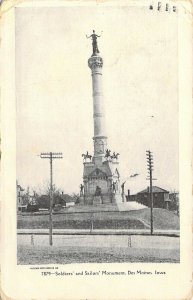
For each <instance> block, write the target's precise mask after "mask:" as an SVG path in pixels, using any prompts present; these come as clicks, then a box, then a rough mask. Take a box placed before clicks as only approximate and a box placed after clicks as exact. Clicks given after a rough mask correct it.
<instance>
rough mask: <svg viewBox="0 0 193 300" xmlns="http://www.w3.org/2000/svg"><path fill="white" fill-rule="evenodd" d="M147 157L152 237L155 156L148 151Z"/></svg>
mask: <svg viewBox="0 0 193 300" xmlns="http://www.w3.org/2000/svg"><path fill="white" fill-rule="evenodd" d="M146 156H147V169H148V173H149V177H148V178H147V180H149V183H150V184H149V186H150V190H149V193H150V202H151V216H150V218H151V235H153V190H152V180H153V178H152V171H153V154H152V152H151V151H150V150H148V151H146Z"/></svg>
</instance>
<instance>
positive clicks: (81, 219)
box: [17, 208, 179, 230]
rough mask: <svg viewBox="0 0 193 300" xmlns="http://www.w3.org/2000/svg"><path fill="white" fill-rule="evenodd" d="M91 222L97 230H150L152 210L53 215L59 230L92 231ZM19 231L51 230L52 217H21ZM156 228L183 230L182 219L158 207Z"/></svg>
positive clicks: (156, 209) (55, 225)
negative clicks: (90, 229)
mask: <svg viewBox="0 0 193 300" xmlns="http://www.w3.org/2000/svg"><path fill="white" fill-rule="evenodd" d="M91 220H93V226H94V228H95V229H146V228H149V227H150V209H149V208H145V209H141V210H131V211H122V212H119V211H115V212H95V213H90V212H86V213H63V214H61V213H60V214H53V228H55V229H88V228H90V224H91ZM17 226H18V228H23V229H24V228H25V229H33V228H34V229H37V228H48V227H49V216H48V215H46V214H42V215H40V214H34V215H33V214H31V215H29V214H25V213H23V214H22V215H18V218H17ZM154 228H155V229H175V230H178V229H179V217H178V216H177V215H175V214H174V213H173V212H170V211H168V210H165V209H161V208H154Z"/></svg>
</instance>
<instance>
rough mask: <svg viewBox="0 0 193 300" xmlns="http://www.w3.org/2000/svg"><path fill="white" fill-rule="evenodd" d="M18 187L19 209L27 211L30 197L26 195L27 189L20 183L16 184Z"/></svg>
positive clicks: (19, 210)
mask: <svg viewBox="0 0 193 300" xmlns="http://www.w3.org/2000/svg"><path fill="white" fill-rule="evenodd" d="M16 188H17V211H18V212H22V211H26V209H27V205H28V199H27V197H26V195H25V190H24V189H23V188H22V187H21V185H19V184H18V183H17V184H16Z"/></svg>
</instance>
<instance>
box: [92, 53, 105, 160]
mask: <svg viewBox="0 0 193 300" xmlns="http://www.w3.org/2000/svg"><path fill="white" fill-rule="evenodd" d="M88 66H89V68H90V69H91V72H92V73H91V75H92V91H93V119H94V137H93V140H94V157H95V158H96V157H100V156H104V155H105V150H106V148H107V136H106V126H105V111H104V101H103V86H102V67H103V59H102V57H100V56H99V55H97V54H95V55H92V56H91V57H90V58H89V60H88Z"/></svg>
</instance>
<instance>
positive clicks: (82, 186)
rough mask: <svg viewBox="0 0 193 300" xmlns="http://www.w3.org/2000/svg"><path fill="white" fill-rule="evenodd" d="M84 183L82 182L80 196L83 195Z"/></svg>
mask: <svg viewBox="0 0 193 300" xmlns="http://www.w3.org/2000/svg"><path fill="white" fill-rule="evenodd" d="M83 191H84V185H83V184H82V183H81V185H80V196H83Z"/></svg>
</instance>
